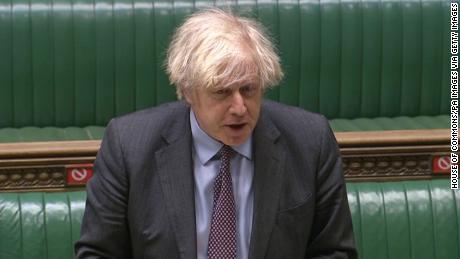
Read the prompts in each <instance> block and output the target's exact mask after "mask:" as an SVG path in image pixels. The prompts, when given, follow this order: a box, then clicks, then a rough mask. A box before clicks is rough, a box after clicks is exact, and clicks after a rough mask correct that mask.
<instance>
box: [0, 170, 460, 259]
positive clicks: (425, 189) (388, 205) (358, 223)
mask: <svg viewBox="0 0 460 259" xmlns="http://www.w3.org/2000/svg"><path fill="white" fill-rule="evenodd" d="M347 188H348V200H349V204H350V210H351V214H352V220H353V228H354V231H355V237H356V242H357V248H358V252H359V258H361V259H379V258H404V259H406V258H417V259H424V258H426V259H432V258H459V257H460V254H459V248H460V240H459V237H458V235H457V233H459V232H460V227H459V226H460V192H457V191H453V190H450V187H449V180H447V179H440V180H419V181H401V182H367V183H347ZM85 197H86V193H85V192H84V191H80V192H60V193H0V258H2V259H16V258H48V259H53V258H56V259H65V258H73V244H74V242H75V241H76V240H77V239H78V237H79V234H80V225H81V219H82V216H83V211H84V206H85Z"/></svg>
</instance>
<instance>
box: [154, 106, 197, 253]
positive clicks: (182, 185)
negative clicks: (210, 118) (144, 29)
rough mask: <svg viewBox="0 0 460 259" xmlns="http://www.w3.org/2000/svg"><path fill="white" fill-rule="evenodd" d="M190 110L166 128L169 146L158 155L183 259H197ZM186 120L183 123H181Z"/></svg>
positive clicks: (164, 188) (169, 213)
mask: <svg viewBox="0 0 460 259" xmlns="http://www.w3.org/2000/svg"><path fill="white" fill-rule="evenodd" d="M188 111H189V110H188V109H187V112H186V113H185V115H184V116H182V115H183V114H181V115H179V116H177V114H171V115H170V116H176V117H175V118H177V119H176V121H175V122H174V123H173V125H171V126H169V127H166V128H167V129H165V130H164V134H163V136H164V138H165V140H166V142H168V143H169V145H168V146H166V147H165V148H163V149H161V150H159V151H158V152H156V154H155V159H156V160H157V165H158V173H159V175H160V178H161V185H162V189H163V194H164V197H165V203H166V208H167V212H168V215H169V218H170V221H171V223H172V226H173V229H174V233H175V236H176V240H177V246H178V248H179V253H180V256H181V258H183V259H188V258H196V227H195V199H194V185H193V184H194V183H193V161H192V149H191V148H192V147H191V142H192V136H191V132H190V123H189V117H188V114H189V113H188ZM181 120H183V121H181Z"/></svg>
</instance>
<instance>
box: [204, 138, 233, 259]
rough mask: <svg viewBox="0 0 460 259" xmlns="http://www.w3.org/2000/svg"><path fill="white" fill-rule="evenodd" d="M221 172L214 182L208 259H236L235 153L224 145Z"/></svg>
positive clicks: (221, 155) (221, 151)
mask: <svg viewBox="0 0 460 259" xmlns="http://www.w3.org/2000/svg"><path fill="white" fill-rule="evenodd" d="M219 154H220V161H221V164H220V170H219V174H218V175H217V177H216V181H215V182H214V206H213V210H212V218H211V230H210V232H209V242H208V259H227V258H228V259H230V258H232V259H235V258H236V212H235V198H234V197H233V187H232V175H231V174H230V159H231V158H232V156H233V155H234V154H235V151H234V150H233V149H232V148H231V147H229V146H227V145H224V146H223V147H222V148H221V149H220V151H219Z"/></svg>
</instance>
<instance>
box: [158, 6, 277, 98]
mask: <svg viewBox="0 0 460 259" xmlns="http://www.w3.org/2000/svg"><path fill="white" fill-rule="evenodd" d="M166 67H167V72H168V74H169V80H170V82H171V84H174V85H175V86H176V93H177V96H178V98H179V99H181V98H182V97H183V95H184V93H185V92H186V91H189V90H191V89H195V88H197V87H206V88H210V87H220V88H226V87H230V86H232V85H236V84H240V85H242V84H256V85H257V86H259V87H261V89H262V90H266V89H267V88H269V87H273V86H275V85H277V84H278V83H279V81H280V80H281V79H282V77H283V71H282V70H281V66H280V60H279V57H278V55H277V53H276V51H275V48H274V46H273V44H272V43H271V41H270V40H269V38H268V36H267V35H266V33H265V30H264V28H263V26H262V25H261V24H260V23H258V22H256V21H254V20H252V19H249V18H244V17H238V16H236V15H234V14H232V13H231V12H228V11H223V10H221V9H217V8H212V9H207V10H204V11H201V12H198V13H195V14H193V15H192V16H190V17H189V18H188V19H187V20H186V21H185V22H184V24H182V26H180V27H179V28H178V29H177V30H176V32H175V34H174V36H173V39H172V42H171V44H170V46H169V49H168V52H167V60H166Z"/></svg>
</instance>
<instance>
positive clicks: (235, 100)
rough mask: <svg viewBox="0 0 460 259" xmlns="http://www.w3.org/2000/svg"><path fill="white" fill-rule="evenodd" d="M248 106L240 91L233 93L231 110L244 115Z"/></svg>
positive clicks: (238, 114) (235, 113)
mask: <svg viewBox="0 0 460 259" xmlns="http://www.w3.org/2000/svg"><path fill="white" fill-rule="evenodd" d="M246 111H247V108H246V104H245V101H244V98H243V96H242V95H241V93H240V92H239V91H235V92H234V93H233V95H232V103H231V107H230V112H231V113H232V114H234V115H237V116H242V115H244V114H245V113H246Z"/></svg>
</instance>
